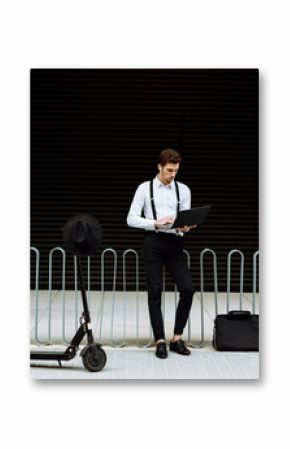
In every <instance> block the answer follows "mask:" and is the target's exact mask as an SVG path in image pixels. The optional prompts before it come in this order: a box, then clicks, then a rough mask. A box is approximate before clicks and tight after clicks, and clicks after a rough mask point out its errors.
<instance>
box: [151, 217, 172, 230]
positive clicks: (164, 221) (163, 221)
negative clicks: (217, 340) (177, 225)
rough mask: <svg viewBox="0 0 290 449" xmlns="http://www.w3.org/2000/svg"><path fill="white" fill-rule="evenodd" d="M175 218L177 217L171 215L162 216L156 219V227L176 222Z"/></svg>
mask: <svg viewBox="0 0 290 449" xmlns="http://www.w3.org/2000/svg"><path fill="white" fill-rule="evenodd" d="M174 220H175V218H174V217H170V216H168V217H164V218H161V219H160V220H156V221H155V227H156V228H161V227H162V226H164V225H168V224H172V223H174Z"/></svg>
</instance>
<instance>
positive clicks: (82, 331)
mask: <svg viewBox="0 0 290 449" xmlns="http://www.w3.org/2000/svg"><path fill="white" fill-rule="evenodd" d="M79 242H80V240H78V243H79ZM77 267H78V278H79V285H80V289H81V295H82V301H83V312H82V315H81V317H80V327H79V329H78V330H77V332H76V334H75V336H74V337H73V339H72V340H71V342H70V344H69V346H67V348H66V350H65V351H64V352H60V351H58V352H57V351H50V352H46V351H39V352H38V351H33V352H30V360H57V361H58V363H59V366H60V367H61V366H62V365H61V362H62V361H67V360H71V359H73V358H74V357H75V356H76V353H77V351H78V349H79V345H80V343H81V341H82V340H83V338H84V337H85V335H86V336H87V342H88V344H87V345H86V346H85V347H84V348H83V349H82V350H81V352H80V356H81V357H82V359H83V365H84V367H85V368H86V369H87V370H88V371H92V372H97V371H101V370H102V369H103V368H104V366H105V364H106V361H107V357H106V353H105V351H104V350H103V349H102V348H101V345H100V344H98V343H95V342H94V338H93V332H92V326H91V317H90V311H89V308H88V301H87V295H86V291H85V286H84V277H83V268H82V262H81V257H80V256H79V255H78V256H77Z"/></svg>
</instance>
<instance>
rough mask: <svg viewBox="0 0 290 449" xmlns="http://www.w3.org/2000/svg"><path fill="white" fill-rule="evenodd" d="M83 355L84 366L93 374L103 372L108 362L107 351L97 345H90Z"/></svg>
mask: <svg viewBox="0 0 290 449" xmlns="http://www.w3.org/2000/svg"><path fill="white" fill-rule="evenodd" d="M85 349H86V350H85V351H84V354H83V356H82V357H83V365H84V367H85V368H86V369H87V370H88V371H91V372H97V371H101V370H102V369H103V368H104V366H105V365H106V362H107V356H106V353H105V351H104V350H103V349H102V348H101V347H100V346H97V345H95V344H91V345H88V346H87V347H86V348H85Z"/></svg>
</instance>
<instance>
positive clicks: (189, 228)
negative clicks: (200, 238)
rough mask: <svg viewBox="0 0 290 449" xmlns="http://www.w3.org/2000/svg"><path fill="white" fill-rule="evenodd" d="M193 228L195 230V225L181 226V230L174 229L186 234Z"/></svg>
mask: <svg viewBox="0 0 290 449" xmlns="http://www.w3.org/2000/svg"><path fill="white" fill-rule="evenodd" d="M193 228H197V225H192V226H183V227H182V228H176V229H177V231H182V232H188V231H190V230H191V229H193Z"/></svg>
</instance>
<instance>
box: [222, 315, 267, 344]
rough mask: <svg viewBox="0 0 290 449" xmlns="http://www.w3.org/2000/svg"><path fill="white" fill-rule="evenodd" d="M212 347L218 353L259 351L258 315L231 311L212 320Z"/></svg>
mask: <svg viewBox="0 0 290 449" xmlns="http://www.w3.org/2000/svg"><path fill="white" fill-rule="evenodd" d="M213 347H214V348H215V349H217V350H218V351H259V315H253V314H251V313H250V312H249V311H248V310H232V311H231V312H229V313H228V314H227V315H217V316H216V318H215V320H214V330H213Z"/></svg>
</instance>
